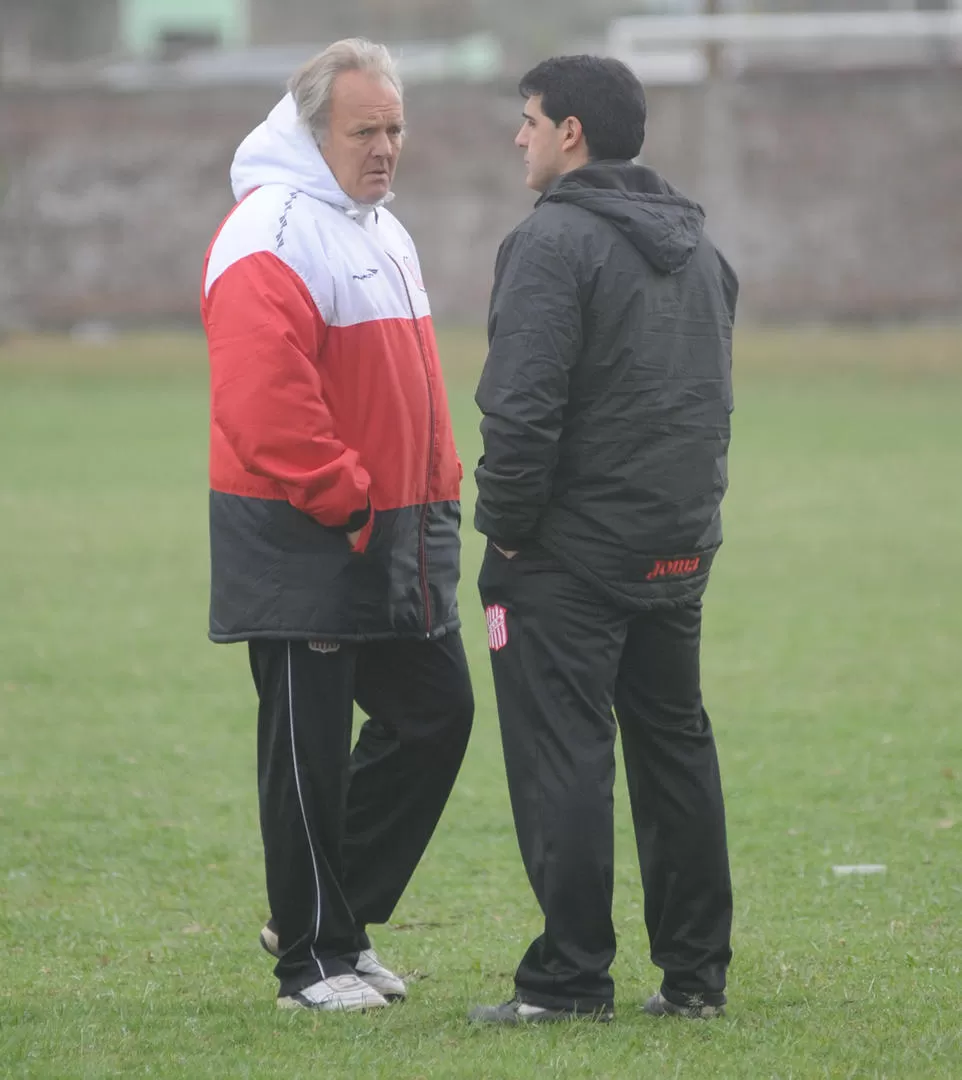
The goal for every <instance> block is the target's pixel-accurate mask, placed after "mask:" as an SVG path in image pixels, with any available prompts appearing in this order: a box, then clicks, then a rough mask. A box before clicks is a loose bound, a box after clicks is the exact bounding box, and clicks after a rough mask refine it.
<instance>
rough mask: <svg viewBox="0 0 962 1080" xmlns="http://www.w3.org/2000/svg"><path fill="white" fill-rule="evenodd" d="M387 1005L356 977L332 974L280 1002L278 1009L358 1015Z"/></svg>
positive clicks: (376, 993) (373, 990) (374, 991)
mask: <svg viewBox="0 0 962 1080" xmlns="http://www.w3.org/2000/svg"><path fill="white" fill-rule="evenodd" d="M386 1005H387V1001H386V999H385V998H383V997H382V996H381V995H380V994H379V993H378V992H377V991H376V990H375V989H374V988H373V987H371V986H369V985H368V984H367V983H366V982H364V980H363V979H359V978H358V977H357V976H356V975H332V976H331V977H330V978H329V979H321V980H320V982H316V983H314V984H313V985H311V986H306V987H305V988H304V989H303V990H299V991H298V992H297V993H296V994H289V995H287V996H286V997H279V998H278V999H277V1007H278V1008H279V1009H320V1010H323V1011H325V1012H358V1011H363V1010H364V1009H383V1008H385V1007H386Z"/></svg>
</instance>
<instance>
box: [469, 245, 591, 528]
mask: <svg viewBox="0 0 962 1080" xmlns="http://www.w3.org/2000/svg"><path fill="white" fill-rule="evenodd" d="M488 343H489V349H488V358H487V360H486V362H485V365H484V370H483V372H482V374H481V381H480V384H479V385H478V391H477V394H476V396H475V401H476V402H477V405H478V408H479V409H480V410H481V413H482V420H481V435H482V439H483V442H484V456H483V457H482V459H481V461H480V462H479V464H478V468H477V470H476V472H475V478H476V480H477V485H478V499H477V503H476V506H475V515H474V524H475V528H477V530H478V531H479V532H481V533H484V534H485V535H486V536H488V537H489V538H491V539H492V540H495V541H497V542H498V543H499V544H500V545H502V546H507V547H512V546H516V545H517V544H519V543H520V542H521V541H523V540H525V539H527V538H530V537H531V536H532V535H533V534H534V533H535V532H536V530H537V526H538V520H539V518H540V517H541V515H542V513H543V512H544V509H545V506H546V505H547V502H548V500H549V498H550V497H551V487H552V478H553V475H554V470H555V466H556V464H557V459H558V442H559V438H560V436H561V428H562V420H563V415H564V410H565V406H566V405H567V402H568V379H569V374H570V372H571V369H572V367H573V365H574V363H575V361H576V360H577V358H578V355H579V354H580V352H581V343H582V326H581V302H580V298H579V291H578V284H577V281H576V280H575V277H574V275H573V273H572V271H571V269H570V267H569V265H568V263H567V262H566V261H565V259H564V258H563V257H562V255H561V254H560V253H559V252H558V250H557V249H556V248H555V247H554V246H553V245H551V244H550V243H549V242H548V241H547V240H545V239H542V238H540V237H536V236H533V235H531V234H530V233H525V232H521V233H512V234H511V235H510V236H509V237H508V238H507V239H506V240H505V242H504V244H503V245H502V247H501V250H500V251H499V253H498V260H497V264H496V267H495V284H494V290H493V292H492V296H491V311H490V316H489V320H488Z"/></svg>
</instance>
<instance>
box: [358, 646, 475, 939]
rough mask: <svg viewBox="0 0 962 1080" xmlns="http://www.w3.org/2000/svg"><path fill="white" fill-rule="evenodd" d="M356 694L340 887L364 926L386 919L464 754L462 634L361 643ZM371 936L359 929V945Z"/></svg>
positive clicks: (469, 704)
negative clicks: (357, 723) (360, 720)
mask: <svg viewBox="0 0 962 1080" xmlns="http://www.w3.org/2000/svg"><path fill="white" fill-rule="evenodd" d="M355 698H356V701H357V703H358V705H359V706H360V707H361V708H362V709H363V710H364V712H365V713H367V715H368V717H369V719H368V720H367V721H366V722H365V724H364V725H363V727H362V728H361V731H360V734H359V736H358V741H357V745H356V746H355V748H354V753H353V755H352V758H351V776H350V786H349V788H348V796H347V821H346V828H345V837H344V849H343V850H344V892H345V896H346V897H347V899H348V902H349V904H350V906H351V909H352V911H353V912H354V915H355V918H356V920H357V925H358V927H359V929H360V930H361V931H363V928H364V927H365V926H366V925H367V924H368V923H383V922H386V921H387V920H388V919H389V918H390V916H391V913H392V911H393V910H394V908H395V906H396V904H397V902H398V900H399V899H400V897H401V894H402V893H403V892H404V889H405V887H406V886H407V883H408V881H409V880H410V878H411V875H412V874H413V873H414V870H415V868H416V867H417V864H418V862H419V861H420V859H421V856H422V855H423V854H424V850H425V848H426V847H427V845H428V841H429V840H430V839H431V835H432V834H433V832H434V829H435V826H436V825H437V823H438V820H439V819H440V817H441V813H442V811H443V810H444V806H445V804H446V802H447V799H448V796H449V794H450V793H451V788H452V786H453V784H454V780H455V777H456V776H457V774H458V770H459V769H460V767H461V761H462V760H463V758H464V752H465V749H466V747H467V744H468V736H469V734H470V732H471V724H472V720H473V717H474V697H473V695H472V691H471V680H470V676H469V674H468V664H467V658H466V657H465V654H464V646H463V644H462V642H461V635H460V634H459V633H450V634H447V635H445V636H444V637H442V638H439V639H438V640H436V641H420V640H396V641H379V642H371V643H368V644H365V645H361V646H359V647H358V660H357V673H356V680H355ZM369 944H370V943H369V942H368V940H367V938H366V935H364V934H363V932H362V933H361V935H360V936H359V938H358V942H357V947H358V948H367V947H368V945H369Z"/></svg>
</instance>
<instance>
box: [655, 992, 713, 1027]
mask: <svg viewBox="0 0 962 1080" xmlns="http://www.w3.org/2000/svg"><path fill="white" fill-rule="evenodd" d="M684 997H685V1004H684V1005H676V1004H675V1002H674V1001H669V1000H668V998H666V997H665V995H664V994H663V993H662V992H661V991H660V990H659V991H658V993H657V994H652V995H651V997H650V998H649V999H648V1000H647V1001H646V1002H645V1004H644V1005H643V1006H642V1008H643V1009H644V1011H645V1012H646V1013H647V1014H648V1015H649V1016H680V1017H682V1018H683V1019H685V1020H714V1019H716V1018H717V1017H719V1016H724V1015H725V1002H724V1001H721V1002H719V1003H718V1004H717V1005H706V1004H705V1000H704V998H703V997H702V996H701V994H685V995H684Z"/></svg>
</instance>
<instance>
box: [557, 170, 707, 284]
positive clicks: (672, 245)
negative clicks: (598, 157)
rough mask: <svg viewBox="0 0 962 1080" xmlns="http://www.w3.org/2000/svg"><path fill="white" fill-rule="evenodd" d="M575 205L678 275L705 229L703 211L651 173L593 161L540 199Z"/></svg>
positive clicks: (660, 267)
mask: <svg viewBox="0 0 962 1080" xmlns="http://www.w3.org/2000/svg"><path fill="white" fill-rule="evenodd" d="M544 202H563V203H574V205H576V206H581V207H584V209H585V210H590V211H591V213H593V214H597V215H598V216H599V217H603V218H606V219H607V220H608V221H610V222H611V223H612V225H614V226H615V227H616V228H617V229H619V230H620V231H621V232H622V233H624V234H625V236H626V237H627V238H628V239H629V240H630V241H631V242H632V244H634V246H635V247H636V248H637V249H638V250H639V251H640V252H641V253H642V255H644V256H645V258H646V259H647V260H648V261H649V262H650V263H651V264H652V266H654V267H655V269H656V270H659V271H661V272H662V273H664V274H676V273H678V271H680V270H683V269H684V268H685V267H686V266H687V265H688V263H689V261H690V259H691V257H692V255H693V254H694V252H695V248H696V247H697V246H698V243H699V241H700V240H701V238H702V234H703V232H704V230H705V211H704V210H703V209H702V208H701V207H700V206H699V205H698V203H695V202H692V201H691V200H690V199H686V198H685V197H684V196H683V195H681V194H680V193H679V192H678V191H676V190H675V189H674V188H673V187H672V186H671V185H670V184H668V183H667V182H666V181H665V180H663V179H662V178H661V177H660V176H659V175H658V174H657V173H656V172H655V171H654V170H653V169H649V168H646V167H645V166H643V165H632V164H631V163H630V162H623V161H594V162H592V163H591V164H590V165H584V166H582V168H580V169H575V170H573V171H572V172H569V173H565V174H564V175H562V176H559V177H558V179H557V180H555V181H554V183H553V184H552V185H551V186H550V187H549V188H548V189H547V191H545V193H544V194H543V195H542V196H541V198H540V199H539V200H538V205H539V206H540V205H541V204H542V203H544Z"/></svg>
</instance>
